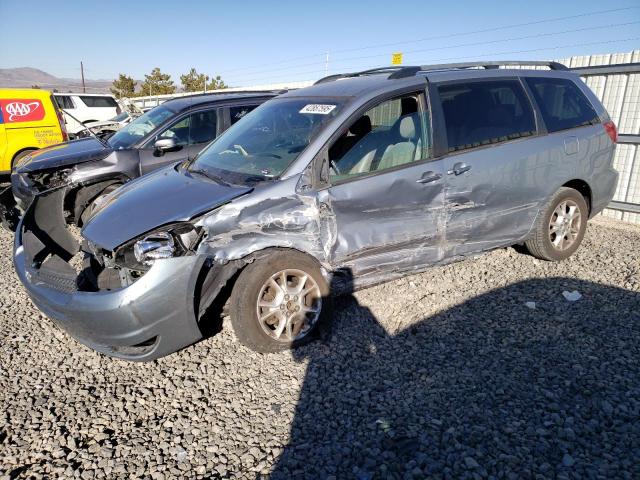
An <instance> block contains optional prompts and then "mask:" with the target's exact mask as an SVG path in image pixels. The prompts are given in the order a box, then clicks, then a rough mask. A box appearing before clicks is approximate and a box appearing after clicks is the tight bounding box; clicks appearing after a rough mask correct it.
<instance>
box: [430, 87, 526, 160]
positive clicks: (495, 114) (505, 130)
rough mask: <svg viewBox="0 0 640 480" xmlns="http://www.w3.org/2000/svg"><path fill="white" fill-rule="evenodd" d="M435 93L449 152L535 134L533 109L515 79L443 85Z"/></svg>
mask: <svg viewBox="0 0 640 480" xmlns="http://www.w3.org/2000/svg"><path fill="white" fill-rule="evenodd" d="M438 93H439V94H440V101H441V102H442V110H443V112H444V119H445V125H446V127H447V141H448V144H449V151H450V152H455V151H458V150H465V149H468V148H475V147H481V146H484V145H491V144H495V143H500V142H505V141H508V140H514V139H517V138H521V137H527V136H530V135H534V134H535V133H536V123H535V118H534V115H533V109H532V107H531V104H530V103H529V100H528V99H527V96H526V94H525V92H524V90H523V88H522V86H521V85H520V83H519V82H518V81H516V80H496V81H489V82H464V83H455V84H449V85H446V84H445V85H441V86H439V87H438Z"/></svg>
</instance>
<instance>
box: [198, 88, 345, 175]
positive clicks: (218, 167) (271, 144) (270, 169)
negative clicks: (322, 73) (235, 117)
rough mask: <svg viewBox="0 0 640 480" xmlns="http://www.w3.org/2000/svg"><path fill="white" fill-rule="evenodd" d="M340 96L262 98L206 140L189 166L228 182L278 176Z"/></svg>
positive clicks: (325, 120)
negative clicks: (227, 128) (261, 101)
mask: <svg viewBox="0 0 640 480" xmlns="http://www.w3.org/2000/svg"><path fill="white" fill-rule="evenodd" d="M343 104H344V102H343V101H342V100H341V101H336V99H332V100H322V101H319V100H318V99H308V98H307V99H300V98H283V99H275V100H271V101H269V102H266V103H264V104H263V105H261V106H260V107H258V108H257V109H255V110H254V111H252V112H251V113H249V114H247V115H246V116H245V117H243V118H242V119H241V120H240V121H239V122H238V123H236V124H235V125H233V127H231V128H230V129H229V130H227V131H226V132H225V133H224V134H222V135H221V136H220V137H219V138H218V139H217V140H215V141H214V142H213V143H212V144H210V145H209V146H208V147H207V148H206V149H205V150H203V151H202V152H201V153H200V155H198V157H197V158H196V160H195V161H194V162H193V164H192V165H191V166H190V167H189V170H190V171H196V170H199V171H204V172H207V173H209V174H211V175H215V176H217V177H220V178H221V179H223V180H225V181H227V182H230V183H245V182H256V181H262V180H267V179H270V178H274V177H278V176H280V175H281V174H282V172H284V171H285V169H286V168H287V167H288V166H289V165H291V163H292V162H293V161H294V160H295V159H296V158H298V156H299V155H300V153H301V152H302V151H303V150H304V149H305V148H306V147H307V145H309V143H310V142H311V140H313V138H315V136H316V135H317V134H318V133H319V132H320V130H321V129H322V128H323V127H324V126H325V125H326V124H327V123H328V122H329V121H330V120H331V119H333V118H334V117H335V116H336V115H337V113H338V112H339V111H340V107H341V106H342V105H343Z"/></svg>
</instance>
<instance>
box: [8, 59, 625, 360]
mask: <svg viewBox="0 0 640 480" xmlns="http://www.w3.org/2000/svg"><path fill="white" fill-rule="evenodd" d="M509 65H518V66H520V65H521V63H518V62H492V63H481V64H478V63H471V64H455V65H437V66H425V67H397V68H382V69H376V70H369V71H365V72H360V73H355V74H344V75H334V76H331V77H327V78H324V79H322V80H320V81H318V82H317V83H316V84H315V85H314V86H311V87H308V88H304V89H300V90H296V91H293V92H289V93H287V94H284V95H281V96H279V97H277V98H275V99H273V100H271V101H269V102H267V103H265V104H263V105H261V106H260V107H258V108H257V109H255V110H254V111H253V112H251V113H250V114H248V115H246V116H245V117H244V118H243V119H242V120H241V121H239V122H238V123H237V124H236V125H234V126H233V127H232V128H230V129H229V130H227V131H226V132H225V133H224V134H222V135H221V136H220V137H219V138H218V139H217V140H215V141H214V142H213V143H211V144H210V145H209V146H208V147H207V148H206V149H205V150H204V151H202V152H201V153H200V154H199V155H198V156H197V157H196V158H195V159H194V160H191V161H186V162H182V163H180V164H178V165H174V166H169V167H166V168H163V169H159V170H157V171H155V172H153V173H151V174H149V175H146V176H144V177H142V178H139V179H137V180H134V181H132V182H129V183H127V184H125V185H124V186H122V187H120V188H119V189H117V190H116V191H114V192H112V193H110V194H109V195H107V196H105V197H103V198H101V199H100V201H99V202H98V204H97V205H96V207H95V209H94V211H93V212H92V215H91V216H90V218H88V220H87V222H86V223H85V225H84V227H83V229H82V232H81V235H82V239H81V241H80V242H79V241H78V239H77V238H76V237H74V236H73V235H71V234H70V233H69V231H68V230H67V229H66V228H65V225H64V224H62V223H60V222H59V221H56V220H55V219H53V218H51V217H49V216H47V215H46V208H41V205H43V204H46V201H47V197H46V195H44V196H39V197H37V198H36V200H35V201H34V203H33V204H32V205H31V207H30V208H29V210H28V211H27V212H26V214H25V216H24V218H23V219H22V221H21V224H20V226H19V229H18V231H17V234H16V240H15V252H14V263H15V268H16V270H17V272H18V275H19V277H20V279H21V281H22V283H23V284H24V286H25V287H26V289H27V291H28V292H29V295H30V296H31V298H32V299H33V301H34V303H35V304H36V305H37V306H38V307H39V308H40V309H41V310H42V311H43V312H44V313H45V314H46V315H48V316H49V317H50V318H52V319H53V320H54V321H55V323H56V324H57V325H58V326H60V327H61V328H62V329H64V330H66V331H67V332H68V333H69V334H70V335H72V336H73V337H75V338H76V339H77V340H78V341H80V342H82V343H84V344H85V345H88V346H90V347H92V348H94V349H96V350H98V351H100V352H103V353H105V354H108V355H111V356H115V357H119V358H124V359H129V360H151V359H155V358H158V357H161V356H163V355H167V354H169V353H171V352H174V351H176V350H178V349H180V348H183V347H185V346H187V345H189V344H191V343H194V342H196V341H197V340H199V339H201V338H202V337H203V332H205V331H206V325H205V324H204V323H205V320H204V319H205V318H206V317H207V316H206V315H204V314H205V312H206V311H207V309H208V308H209V306H210V305H211V304H212V303H213V302H214V300H218V301H219V300H226V299H224V298H219V297H220V296H221V295H223V293H222V292H224V291H230V296H229V298H228V311H229V314H230V319H231V324H232V325H233V328H234V331H235V333H236V336H237V338H238V339H239V340H240V341H241V342H242V343H244V344H245V345H247V346H248V347H250V348H252V349H254V350H256V351H259V352H273V351H278V350H282V349H285V348H290V347H293V346H297V345H299V344H301V343H303V342H305V341H306V340H308V339H309V338H310V337H311V336H312V333H313V332H314V329H315V328H316V327H317V326H318V324H319V323H321V322H322V320H323V318H324V317H327V316H329V315H330V313H331V312H330V298H331V294H339V293H340V292H342V291H345V290H349V291H351V290H354V289H358V288H362V287H366V286H370V285H374V284H378V283H380V282H384V281H387V280H390V279H394V278H398V277H401V276H405V275H408V274H413V273H416V272H421V271H424V270H426V269H427V268H428V267H430V266H433V265H438V264H442V263H446V262H452V261H456V260H462V259H464V258H466V257H468V256H470V255H472V254H476V253H477V252H482V251H487V250H491V249H495V248H498V247H505V246H510V245H515V244H523V245H526V247H527V248H528V250H529V251H530V252H531V253H532V254H533V255H535V256H537V257H539V258H542V259H545V260H551V261H560V260H563V259H566V258H567V257H569V256H570V255H571V254H573V253H574V252H575V251H576V249H577V248H578V246H579V245H580V243H581V241H582V238H583V236H584V233H585V229H586V226H587V220H588V219H589V218H591V217H593V216H594V215H596V214H597V213H598V212H600V211H601V210H602V209H603V208H604V207H605V206H606V205H607V203H608V202H609V201H610V200H611V198H612V196H613V193H614V190H615V187H616V183H617V178H618V174H617V172H616V171H615V170H614V169H613V167H612V159H613V152H614V148H615V142H616V128H615V125H614V124H613V123H612V122H611V121H610V118H609V116H608V114H607V112H606V111H605V109H604V108H603V106H602V105H601V104H600V102H599V101H598V100H597V99H596V97H595V96H594V95H593V93H592V92H591V91H590V90H589V89H588V88H587V86H586V85H585V84H584V83H583V82H582V81H581V80H580V78H579V77H578V76H577V75H575V74H574V73H571V72H569V71H567V69H566V68H565V67H564V66H562V65H560V64H556V63H544V64H542V63H535V62H533V63H532V62H526V65H535V66H540V65H545V66H546V67H547V68H548V69H547V70H533V69H522V68H516V69H509V68H504V67H508V66H509ZM498 67H502V68H498Z"/></svg>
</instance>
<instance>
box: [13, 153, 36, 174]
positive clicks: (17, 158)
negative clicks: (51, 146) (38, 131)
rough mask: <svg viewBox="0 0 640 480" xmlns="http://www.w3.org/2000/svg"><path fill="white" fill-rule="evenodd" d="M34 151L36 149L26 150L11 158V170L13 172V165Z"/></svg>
mask: <svg viewBox="0 0 640 480" xmlns="http://www.w3.org/2000/svg"><path fill="white" fill-rule="evenodd" d="M36 150H37V148H29V149H27V150H23V151H21V152H20V153H18V154H16V156H15V157H13V160H12V161H11V170H13V167H15V165H16V164H17V163H18V162H19V161H20V159H22V158H24V157H26V156H27V155H30V154H31V153H33V152H35V151H36Z"/></svg>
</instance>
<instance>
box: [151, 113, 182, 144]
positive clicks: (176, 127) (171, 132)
mask: <svg viewBox="0 0 640 480" xmlns="http://www.w3.org/2000/svg"><path fill="white" fill-rule="evenodd" d="M190 120H191V118H190V117H189V116H186V117H184V118H183V119H182V120H178V121H177V122H176V123H174V124H173V125H171V126H170V127H169V128H167V129H166V130H165V131H164V132H162V133H159V134H158V135H157V136H156V140H159V139H162V138H172V139H174V140H175V142H176V145H189V125H190V124H191V121H190ZM147 145H148V144H147Z"/></svg>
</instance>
